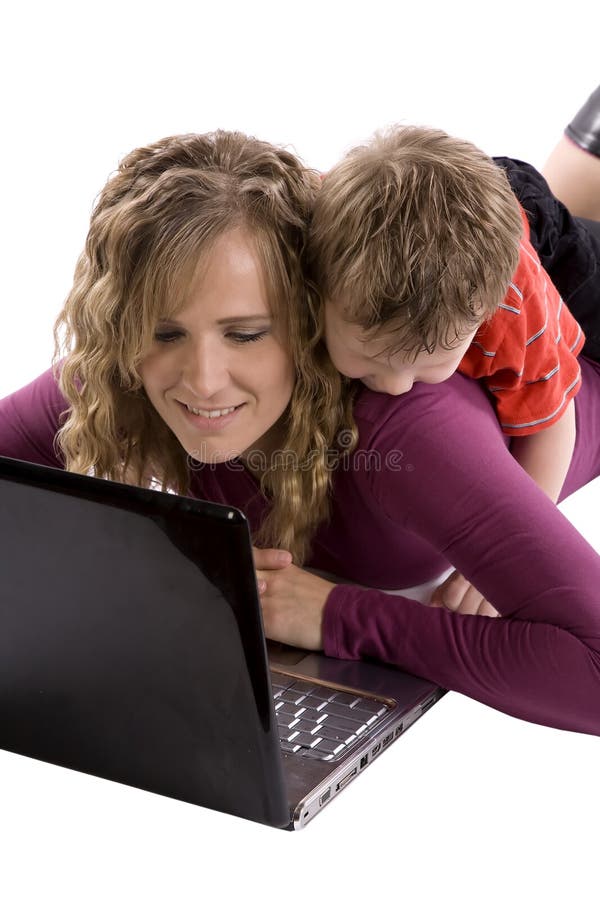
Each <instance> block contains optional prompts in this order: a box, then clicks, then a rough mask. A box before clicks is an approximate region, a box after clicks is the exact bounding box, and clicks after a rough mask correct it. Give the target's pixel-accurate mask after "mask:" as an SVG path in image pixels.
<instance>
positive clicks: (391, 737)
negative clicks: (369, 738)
mask: <svg viewBox="0 0 600 900" xmlns="http://www.w3.org/2000/svg"><path fill="white" fill-rule="evenodd" d="M393 740H394V732H393V731H391V732H390V733H389V734H386V736H385V737H384V739H383V743H382V745H381V746H382V747H387V745H388V744H389V742H390V741H393Z"/></svg>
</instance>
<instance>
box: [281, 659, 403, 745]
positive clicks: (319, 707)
mask: <svg viewBox="0 0 600 900" xmlns="http://www.w3.org/2000/svg"><path fill="white" fill-rule="evenodd" d="M271 683H272V685H273V701H274V704H275V713H276V715H277V727H278V730H279V739H280V742H281V748H282V750H284V751H285V752H286V753H298V754H299V755H300V756H311V757H313V758H315V759H326V760H331V759H336V758H337V757H339V756H340V755H341V754H342V752H343V751H344V750H346V749H347V748H348V747H349V745H350V744H351V743H352V742H353V741H355V740H356V738H357V737H364V735H366V734H367V733H368V732H369V731H371V730H372V728H373V727H374V726H375V725H377V723H378V722H379V720H380V718H381V716H382V715H383V714H384V713H386V712H388V709H389V707H387V706H386V705H385V704H384V703H381V702H378V701H376V700H370V699H368V698H367V697H360V696H358V695H357V694H350V693H346V692H345V691H336V690H335V689H333V688H327V687H323V686H322V685H318V684H312V683H310V682H308V681H296V680H294V679H293V678H289V677H287V676H285V675H279V674H277V673H276V672H271Z"/></svg>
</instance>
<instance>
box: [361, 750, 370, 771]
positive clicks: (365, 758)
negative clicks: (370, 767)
mask: <svg viewBox="0 0 600 900" xmlns="http://www.w3.org/2000/svg"><path fill="white" fill-rule="evenodd" d="M368 762H369V754H368V753H366V754H365V755H364V756H363V757H361V760H360V767H361V769H364V767H365V766H366V765H367V763H368Z"/></svg>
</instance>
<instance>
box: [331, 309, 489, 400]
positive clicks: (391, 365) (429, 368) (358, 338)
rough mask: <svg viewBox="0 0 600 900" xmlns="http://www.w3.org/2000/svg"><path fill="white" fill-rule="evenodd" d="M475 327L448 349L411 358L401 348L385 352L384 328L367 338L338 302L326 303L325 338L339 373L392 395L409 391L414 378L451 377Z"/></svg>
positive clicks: (389, 341)
mask: <svg viewBox="0 0 600 900" xmlns="http://www.w3.org/2000/svg"><path fill="white" fill-rule="evenodd" d="M476 331H477V329H474V330H473V331H471V332H469V334H467V335H465V336H464V337H461V338H460V340H457V341H456V342H455V343H454V345H453V346H452V348H451V349H450V350H444V349H443V348H437V349H436V350H434V352H433V353H427V351H425V350H422V351H421V352H420V353H419V355H418V356H417V358H416V359H411V358H410V356H409V355H408V354H406V353H404V352H402V351H400V352H398V353H393V354H390V353H389V352H388V348H389V347H390V346H393V338H392V337H391V336H390V337H389V338H387V337H386V334H385V331H383V332H380V333H379V334H378V336H377V337H376V338H372V339H370V340H366V339H365V338H366V332H365V330H364V329H363V328H361V327H360V325H354V324H351V323H350V322H347V321H346V320H345V319H344V317H343V315H342V312H341V309H340V306H339V305H338V304H337V303H335V302H332V301H329V302H327V303H326V304H325V341H326V343H327V349H328V350H329V355H330V356H331V359H332V361H333V364H334V365H335V367H336V368H337V369H338V370H339V371H340V372H341V373H342V375H347V376H348V377H349V378H359V379H360V380H361V381H362V382H363V384H365V385H366V386H367V387H368V388H369V389H370V390H372V391H379V392H380V393H383V394H393V395H394V396H397V395H398V394H405V393H406V392H407V391H410V389H411V388H412V386H413V384H414V383H415V381H422V382H424V383H425V384H438V383H439V382H440V381H445V380H446V379H447V378H450V376H451V375H452V374H453V373H454V372H456V369H457V368H458V364H459V363H460V361H461V359H462V358H463V356H464V355H465V353H466V352H467V350H468V348H469V344H470V343H471V341H472V340H473V337H474V336H475V332H476Z"/></svg>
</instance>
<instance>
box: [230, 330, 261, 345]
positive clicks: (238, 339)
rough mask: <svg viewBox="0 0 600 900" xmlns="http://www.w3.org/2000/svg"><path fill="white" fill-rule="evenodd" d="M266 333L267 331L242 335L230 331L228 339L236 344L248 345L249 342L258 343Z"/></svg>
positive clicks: (241, 333)
mask: <svg viewBox="0 0 600 900" xmlns="http://www.w3.org/2000/svg"><path fill="white" fill-rule="evenodd" d="M268 333H269V332H268V331H257V332H255V333H254V334H244V333H243V332H235V331H230V332H229V335H228V337H230V338H231V339H232V341H235V343H236V344H249V343H250V341H260V340H261V338H264V337H265V335H267V334H268Z"/></svg>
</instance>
